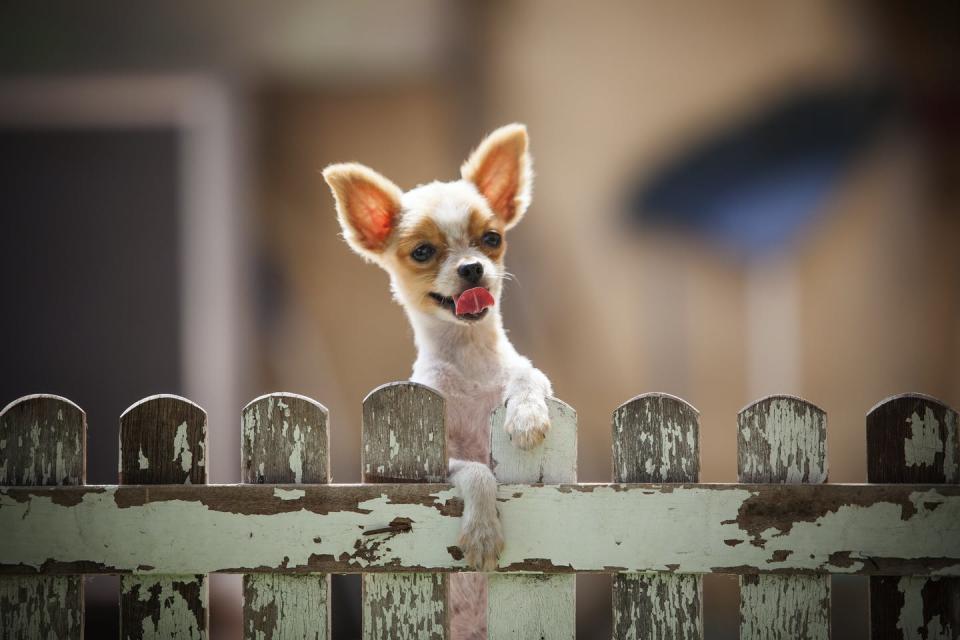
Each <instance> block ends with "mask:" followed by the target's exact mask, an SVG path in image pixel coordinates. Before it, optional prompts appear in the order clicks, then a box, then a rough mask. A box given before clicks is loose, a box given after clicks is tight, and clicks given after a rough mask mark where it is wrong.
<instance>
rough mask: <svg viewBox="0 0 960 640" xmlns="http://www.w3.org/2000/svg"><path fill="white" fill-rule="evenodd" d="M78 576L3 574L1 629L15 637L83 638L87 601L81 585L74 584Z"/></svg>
mask: <svg viewBox="0 0 960 640" xmlns="http://www.w3.org/2000/svg"><path fill="white" fill-rule="evenodd" d="M74 580H76V578H67V577H64V576H29V577H26V578H23V577H13V576H0V631H3V632H6V633H7V634H8V635H9V637H11V638H44V639H49V640H60V639H61V638H71V639H72V638H76V639H77V640H79V638H81V637H82V635H83V633H82V632H83V615H82V613H81V612H82V610H83V609H82V604H83V603H82V598H80V597H79V596H80V595H81V593H80V591H79V587H78V586H74V585H72V584H71V582H73V581H74ZM24 595H26V597H24ZM0 635H2V634H0Z"/></svg>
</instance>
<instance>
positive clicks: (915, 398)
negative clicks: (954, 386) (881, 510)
mask: <svg viewBox="0 0 960 640" xmlns="http://www.w3.org/2000/svg"><path fill="white" fill-rule="evenodd" d="M958 429H960V426H958V420H957V412H956V411H954V410H953V409H951V408H949V407H947V406H946V405H944V404H943V403H942V402H940V401H939V400H936V399H934V398H930V397H928V396H923V395H920V394H903V395H899V396H894V397H892V398H887V399H885V400H883V401H882V402H880V403H879V404H877V405H876V406H875V407H874V408H873V409H871V410H870V412H869V413H868V414H867V482H877V483H926V484H960V431H958ZM936 506H938V505H930V506H926V505H924V506H923V507H920V508H924V509H928V508H936ZM870 634H871V637H872V638H874V640H880V639H884V640H886V639H898V640H899V639H901V638H903V639H907V638H953V639H957V638H960V578H947V577H930V578H924V577H913V576H871V578H870Z"/></svg>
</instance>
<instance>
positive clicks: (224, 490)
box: [0, 484, 960, 576]
mask: <svg viewBox="0 0 960 640" xmlns="http://www.w3.org/2000/svg"><path fill="white" fill-rule="evenodd" d="M498 500H499V510H500V516H501V519H502V520H503V523H504V528H505V529H507V530H508V531H510V532H511V533H513V534H514V535H512V536H511V537H510V538H509V540H508V542H509V544H508V546H507V547H506V548H505V549H504V552H503V554H502V555H501V557H500V562H499V568H498V571H500V572H529V571H535V572H542V573H567V572H605V573H630V572H644V571H660V572H670V573H729V574H756V573H797V572H800V573H843V574H864V575H880V574H885V575H933V576H937V575H960V486H949V485H947V486H938V485H825V486H821V487H816V486H808V485H783V486H776V485H768V484H756V485H755V484H750V485H747V484H683V485H661V484H573V485H543V486H538V485H521V484H517V485H500V487H499V492H498ZM462 510H463V505H462V502H461V501H460V498H459V496H458V494H457V492H456V491H455V490H454V489H453V488H452V487H450V485H446V484H401V485H394V484H370V485H206V486H199V485H186V486H156V487H147V486H140V487H138V486H119V487H116V486H107V487H69V488H62V489H50V488H5V489H0V527H2V530H3V531H4V534H5V536H6V537H7V540H8V543H7V544H4V545H2V546H0V572H2V573H36V572H43V573H131V572H133V573H165V574H180V573H187V572H190V573H213V572H229V573H258V572H272V573H304V572H315V571H321V572H333V573H372V572H384V571H385V572H395V571H463V570H465V569H466V566H465V564H464V561H463V559H462V558H461V557H460V555H461V554H460V553H459V550H458V549H457V548H456V544H457V537H458V535H459V527H460V515H461V513H462ZM158 540H163V541H164V544H162V545H160V544H156V542H157V541H158Z"/></svg>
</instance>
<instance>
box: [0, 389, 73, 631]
mask: <svg viewBox="0 0 960 640" xmlns="http://www.w3.org/2000/svg"><path fill="white" fill-rule="evenodd" d="M86 438H87V418H86V415H85V414H84V412H83V410H82V409H80V407H78V406H77V405H75V404H73V403H72V402H70V401H69V400H67V399H66V398H61V397H59V396H53V395H32V396H26V397H23V398H20V399H18V400H15V401H13V402H11V403H10V404H9V405H7V406H6V407H5V408H4V409H3V411H0V486H17V485H44V486H57V485H65V486H76V485H82V484H83V483H84V482H85V481H86V456H85V451H84V450H85V448H86ZM0 531H2V529H0ZM0 636H2V637H4V638H10V639H11V640H27V639H32V638H65V639H75V638H82V637H83V577H82V576H16V577H14V576H2V577H0Z"/></svg>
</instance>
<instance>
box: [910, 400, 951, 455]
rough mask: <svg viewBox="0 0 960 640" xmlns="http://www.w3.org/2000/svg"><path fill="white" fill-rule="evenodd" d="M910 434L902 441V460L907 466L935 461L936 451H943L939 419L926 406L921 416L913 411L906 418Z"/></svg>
mask: <svg viewBox="0 0 960 640" xmlns="http://www.w3.org/2000/svg"><path fill="white" fill-rule="evenodd" d="M907 422H909V423H910V427H911V429H912V435H911V436H910V437H909V438H906V439H905V440H904V441H903V457H904V462H905V463H906V464H907V466H909V467H914V466H921V465H930V466H932V465H933V464H934V462H935V461H936V457H937V454H938V453H943V440H942V439H941V438H940V421H939V420H937V418H936V416H934V415H933V411H932V410H931V409H930V407H926V411H925V412H924V414H923V418H921V417H920V416H919V415H917V413H916V412H914V413H913V415H912V416H910V417H909V418H908V419H907Z"/></svg>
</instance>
